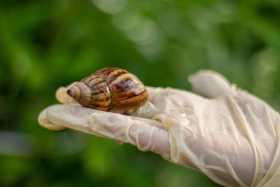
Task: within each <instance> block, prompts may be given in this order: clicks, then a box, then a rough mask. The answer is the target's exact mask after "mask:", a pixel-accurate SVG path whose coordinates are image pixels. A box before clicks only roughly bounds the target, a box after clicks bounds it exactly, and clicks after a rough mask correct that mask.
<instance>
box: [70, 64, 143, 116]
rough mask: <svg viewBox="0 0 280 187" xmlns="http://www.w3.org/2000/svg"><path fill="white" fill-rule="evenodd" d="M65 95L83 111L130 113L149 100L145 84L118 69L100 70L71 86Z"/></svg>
mask: <svg viewBox="0 0 280 187" xmlns="http://www.w3.org/2000/svg"><path fill="white" fill-rule="evenodd" d="M67 93H68V95H69V96H71V97H72V98H73V99H74V100H76V101H77V102H78V103H80V104H81V105H82V106H84V107H89V108H94V109H97V110H102V111H113V112H118V113H131V112H133V111H135V110H137V109H138V107H140V106H141V105H143V104H144V103H145V102H146V101H147V99H148V93H147V91H146V88H145V86H144V84H143V83H142V82H141V81H140V80H139V79H138V78H137V77H136V76H135V75H133V74H132V73H129V72H128V71H126V70H124V69H121V68H103V69H100V70H98V71H96V72H95V73H94V74H92V75H90V76H88V77H86V78H84V79H82V80H81V81H79V82H75V83H73V84H72V85H71V86H70V87H69V88H68V89H67Z"/></svg>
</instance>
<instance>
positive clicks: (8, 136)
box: [0, 0, 280, 187]
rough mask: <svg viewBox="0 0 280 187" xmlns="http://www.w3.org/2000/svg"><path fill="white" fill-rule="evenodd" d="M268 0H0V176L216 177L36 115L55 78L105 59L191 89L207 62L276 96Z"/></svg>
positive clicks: (168, 185)
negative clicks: (52, 126) (46, 125)
mask: <svg viewBox="0 0 280 187" xmlns="http://www.w3.org/2000/svg"><path fill="white" fill-rule="evenodd" d="M279 60H280V1H278V0H246V1H230V0H227V1H219V0H189V1H182V0H161V1H148V0H143V1H128V0H92V1H87V0H80V1H75V0H49V1H43V0H7V1H5V0H2V1H0V186H1V187H2V186H3V187H6V186H7V187H8V186H9V187H10V186H11V187H12V186H21V187H35V186H36V187H37V186H38V187H47V186H52V187H72V186H73V187H74V186H75V187H76V186H81V187H92V186H98V187H113V186H114V187H118V186H119V187H130V186H135V187H138V186H139V187H193V186H203V187H204V186H205V187H210V186H212V187H215V186H217V185H216V184H214V183H212V182H211V181H210V180H209V179H207V177H205V176H203V175H202V174H200V173H198V172H196V171H193V170H190V169H185V168H181V167H178V166H175V165H173V164H169V163H167V162H166V161H164V160H162V159H161V158H160V157H158V156H156V155H153V154H151V153H142V152H139V151H137V150H136V148H134V147H132V146H129V145H122V146H121V145H118V144H116V143H115V142H112V141H110V140H104V139H101V138H96V137H93V136H89V135H85V134H81V133H77V132H72V131H63V132H50V131H47V130H46V129H43V128H41V127H39V126H38V123H37V115H38V113H39V112H40V111H41V110H42V109H43V108H44V107H46V106H48V105H51V104H54V103H56V101H55V99H54V92H55V90H56V88H57V87H59V86H61V85H67V84H68V83H70V82H72V81H74V80H78V79H80V78H82V77H83V76H85V75H87V74H89V73H91V72H93V71H95V70H96V69H98V68H101V67H106V66H119V67H123V68H126V69H128V70H129V71H131V72H133V73H135V74H136V75H138V76H139V77H140V78H141V79H142V80H143V81H144V82H145V83H146V84H147V85H151V86H163V87H164V86H171V87H175V88H183V89H190V85H189V83H188V82H187V76H188V75H190V74H191V73H194V72H196V71H198V70H200V69H213V70H216V71H218V72H220V73H222V74H224V75H225V76H226V77H228V78H229V80H230V81H232V82H234V83H236V84H238V85H240V87H242V88H244V89H247V90H249V91H251V92H253V93H254V94H256V95H257V96H259V97H261V98H263V99H264V100H266V101H267V102H269V103H270V104H272V105H273V106H274V107H276V108H277V109H279V106H280V95H279V92H280V84H279V80H280V61H279Z"/></svg>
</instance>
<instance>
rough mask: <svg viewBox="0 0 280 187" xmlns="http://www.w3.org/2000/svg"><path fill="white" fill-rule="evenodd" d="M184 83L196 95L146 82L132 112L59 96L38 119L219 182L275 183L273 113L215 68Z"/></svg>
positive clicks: (276, 130)
mask: <svg viewBox="0 0 280 187" xmlns="http://www.w3.org/2000/svg"><path fill="white" fill-rule="evenodd" d="M190 82H191V84H192V86H193V89H194V91H195V92H196V93H197V94H198V95H196V94H193V93H191V92H187V91H182V90H177V89H171V88H148V92H149V100H148V102H147V103H146V104H145V105H144V106H142V107H141V108H139V110H138V111H137V112H135V113H133V114H132V115H131V116H127V115H121V114H117V113H111V112H102V111H97V110H93V109H89V108H84V107H81V106H80V105H78V104H76V103H74V102H73V100H71V98H65V97H61V96H59V98H60V99H59V100H60V101H61V102H62V103H64V104H60V105H54V106H50V107H48V108H47V109H45V110H44V111H43V112H42V113H41V114H40V116H39V122H40V124H41V125H42V126H44V127H46V128H48V129H51V130H60V129H63V128H71V129H74V130H78V131H82V132H85V133H90V134H93V135H97V136H101V137H106V138H110V139H114V140H117V141H120V142H124V143H130V144H132V145H135V146H137V147H138V148H139V149H140V150H142V151H146V150H148V151H152V152H154V153H157V154H160V155H161V156H162V157H163V158H165V159H166V160H169V161H171V162H173V163H176V164H179V165H183V166H187V167H192V168H196V169H199V170H200V171H202V172H203V173H205V174H206V175H208V176H209V177H210V178H211V179H212V180H214V181H216V182H217V183H219V184H222V185H224V186H234V187H237V186H242V187H243V186H244V187H247V186H257V187H260V186H266V187H272V186H275V187H276V186H278V185H277V184H279V183H280V181H278V180H279V179H278V178H277V176H278V172H277V171H279V169H278V168H279V166H280V160H279V159H280V157H279V154H280V153H279V135H280V131H279V125H280V123H279V122H280V117H279V114H278V112H276V111H274V110H273V109H272V108H271V107H270V106H268V105H267V104H266V103H264V102H263V101H261V100H260V99H258V98H256V97H254V96H252V95H251V94H249V93H247V92H245V91H242V90H240V89H238V88H236V87H235V86H233V85H231V84H230V83H229V82H228V81H226V80H225V79H224V78H223V77H222V76H221V75H219V74H217V73H214V72H211V71H201V72H199V73H197V74H195V75H194V76H191V77H190ZM59 93H60V94H61V93H62V95H63V90H62V91H61V92H59ZM278 157H279V158H278Z"/></svg>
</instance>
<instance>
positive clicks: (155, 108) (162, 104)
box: [133, 87, 205, 124]
mask: <svg viewBox="0 0 280 187" xmlns="http://www.w3.org/2000/svg"><path fill="white" fill-rule="evenodd" d="M147 90H148V93H149V99H148V101H147V102H146V103H145V105H143V106H142V107H140V108H139V109H138V110H137V111H136V112H135V113H134V114H133V115H134V116H138V117H143V118H148V119H154V118H155V116H157V115H159V114H161V115H162V114H165V115H171V114H172V115H173V114H179V113H184V112H187V111H189V110H191V108H193V106H197V105H201V104H202V103H205V98H203V97H201V96H199V95H195V94H193V93H191V92H187V91H183V90H178V89H172V88H153V87H147ZM160 124H161V123H160Z"/></svg>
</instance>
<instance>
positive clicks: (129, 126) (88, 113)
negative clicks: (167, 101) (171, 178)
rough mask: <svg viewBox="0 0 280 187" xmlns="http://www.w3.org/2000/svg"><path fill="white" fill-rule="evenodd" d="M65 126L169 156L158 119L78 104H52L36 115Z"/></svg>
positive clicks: (164, 132) (166, 142)
mask: <svg viewBox="0 0 280 187" xmlns="http://www.w3.org/2000/svg"><path fill="white" fill-rule="evenodd" d="M46 121H47V122H48V124H47V125H48V126H49V125H50V124H51V125H52V126H58V127H60V128H61V127H66V128H71V129H74V130H77V131H81V132H84V133H89V134H93V135H96V136H101V137H105V138H109V139H113V140H117V141H119V142H124V143H130V144H132V145H135V146H137V147H138V148H139V149H140V150H142V151H152V152H154V153H157V154H160V155H162V156H163V157H164V158H166V159H168V158H169V135H168V132H167V131H166V130H165V129H163V128H160V127H159V126H160V125H159V124H158V123H159V122H157V121H154V120H149V119H142V118H139V117H132V116H126V115H121V114H116V113H110V112H102V111H97V110H93V109H88V108H84V107H81V106H79V105H55V106H51V107H49V108H47V109H45V110H44V111H43V112H42V113H41V114H40V117H39V122H40V123H41V125H42V126H44V127H47V128H48V126H47V125H46V124H42V123H44V122H46Z"/></svg>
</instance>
